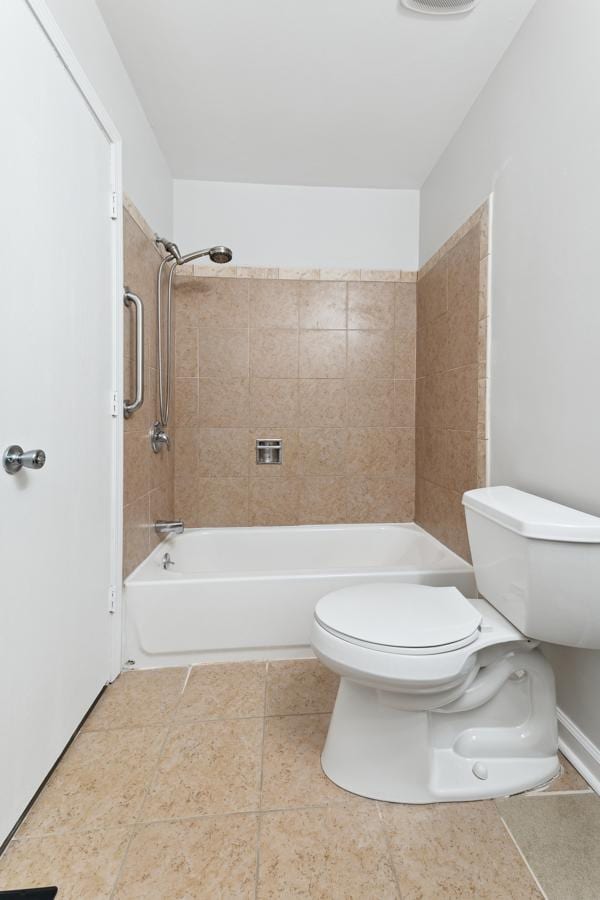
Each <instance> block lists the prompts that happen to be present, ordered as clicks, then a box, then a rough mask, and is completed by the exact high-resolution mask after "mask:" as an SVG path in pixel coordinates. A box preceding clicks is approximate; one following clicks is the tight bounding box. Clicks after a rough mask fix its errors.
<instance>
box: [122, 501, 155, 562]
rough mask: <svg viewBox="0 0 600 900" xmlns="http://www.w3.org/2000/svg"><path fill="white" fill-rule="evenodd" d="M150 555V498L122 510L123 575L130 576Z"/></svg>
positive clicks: (135, 502)
mask: <svg viewBox="0 0 600 900" xmlns="http://www.w3.org/2000/svg"><path fill="white" fill-rule="evenodd" d="M149 553H150V497H149V495H148V494H146V495H145V496H144V497H140V499H139V500H135V501H134V502H133V503H130V504H129V505H128V506H125V507H124V509H123V574H124V577H127V575H129V574H131V572H133V570H134V569H135V568H136V567H137V566H139V564H140V563H141V562H142V560H144V559H145V558H146V557H147V556H148V554H149Z"/></svg>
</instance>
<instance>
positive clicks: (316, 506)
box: [298, 476, 347, 525]
mask: <svg viewBox="0 0 600 900" xmlns="http://www.w3.org/2000/svg"><path fill="white" fill-rule="evenodd" d="M346 521H347V511H346V479H345V478H344V477H340V476H311V477H304V478H302V479H301V480H300V497H299V509H298V522H299V524H300V525H323V524H328V523H336V522H346Z"/></svg>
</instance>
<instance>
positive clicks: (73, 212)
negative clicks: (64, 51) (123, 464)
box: [0, 0, 117, 842]
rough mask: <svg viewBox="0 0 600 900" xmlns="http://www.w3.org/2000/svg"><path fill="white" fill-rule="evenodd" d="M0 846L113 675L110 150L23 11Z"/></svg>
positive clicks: (7, 129)
mask: <svg viewBox="0 0 600 900" xmlns="http://www.w3.org/2000/svg"><path fill="white" fill-rule="evenodd" d="M0 72H1V73H2V84H3V89H2V100H1V101H0V109H1V110H2V141H1V143H0V172H1V174H2V181H3V185H2V201H1V202H0V260H1V263H2V265H1V271H2V277H1V287H0V407H1V411H0V454H2V453H3V451H4V449H5V448H6V447H7V446H8V445H11V444H18V445H21V446H22V448H23V449H24V450H26V451H27V450H31V449H37V448H40V449H42V450H43V451H44V452H45V453H46V460H47V461H46V464H45V466H44V467H43V468H42V469H39V470H37V471H35V470H28V469H23V470H22V471H20V472H19V473H18V474H13V475H9V474H6V473H5V471H4V469H3V468H0V579H1V580H0V585H1V588H0V591H1V593H0V842H1V841H2V840H3V839H4V838H5V837H6V835H7V834H8V833H9V831H10V829H11V828H12V827H13V825H14V824H15V822H16V820H17V819H18V817H19V816H20V815H21V813H22V812H23V810H24V808H25V807H26V805H27V803H28V802H29V800H30V799H31V798H32V796H33V794H34V793H35V792H36V790H37V789H38V787H39V786H40V784H41V782H42V781H43V779H44V777H45V776H46V775H47V773H48V771H49V770H50V768H51V767H52V765H53V764H54V762H55V761H56V759H57V758H58V757H59V755H60V754H61V752H62V750H63V748H64V747H65V744H66V743H67V742H68V740H69V738H70V737H71V735H72V733H73V731H74V730H75V729H76V727H77V724H78V723H79V721H80V720H81V718H82V717H83V716H84V714H85V712H86V710H87V709H88V708H89V706H90V704H91V703H92V702H93V701H94V698H95V697H96V696H97V694H98V692H99V691H100V690H101V689H102V686H103V685H104V684H105V683H106V681H107V680H108V678H109V676H110V653H111V644H110V641H111V616H110V614H109V606H108V595H109V587H110V584H111V572H112V568H111V566H112V564H113V562H114V548H113V541H114V532H113V527H112V526H113V508H114V505H115V489H114V466H115V451H114V447H115V439H114V437H115V429H116V427H117V426H116V424H115V420H114V419H113V418H112V416H111V410H110V400H111V396H112V391H113V388H114V377H113V376H114V358H115V357H114V351H113V343H114V342H113V307H114V279H115V270H114V254H115V246H116V242H115V228H116V225H115V222H114V221H113V220H112V219H111V213H110V196H111V190H112V186H113V173H112V168H113V166H112V149H111V144H110V141H109V139H108V138H107V135H106V134H105V133H104V131H103V129H102V127H101V126H100V124H99V122H98V120H97V119H96V118H95V117H94V115H93V113H92V112H91V110H90V108H89V106H88V104H87V103H86V101H85V99H84V97H83V96H82V94H81V92H80V90H79V89H78V87H77V85H76V84H75V81H74V80H73V78H72V77H71V75H70V74H69V71H68V70H67V68H66V66H65V65H64V64H63V61H61V58H60V57H59V55H58V54H57V52H56V50H55V48H54V47H53V45H52V43H51V42H50V40H49V38H48V36H47V35H46V33H45V32H44V30H43V29H42V28H41V27H40V23H39V22H38V20H37V19H36V17H35V16H34V14H33V13H32V10H31V9H30V6H29V4H28V3H26V2H25V0H8V2H6V3H3V4H2V27H1V28H0Z"/></svg>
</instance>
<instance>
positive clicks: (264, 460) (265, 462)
mask: <svg viewBox="0 0 600 900" xmlns="http://www.w3.org/2000/svg"><path fill="white" fill-rule="evenodd" d="M282 462H283V441H282V440H281V439H280V438H258V440H257V441H256V465H257V466H280V465H281V464H282Z"/></svg>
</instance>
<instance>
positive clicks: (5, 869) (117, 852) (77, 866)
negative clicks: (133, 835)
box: [0, 828, 129, 900]
mask: <svg viewBox="0 0 600 900" xmlns="http://www.w3.org/2000/svg"><path fill="white" fill-rule="evenodd" d="M128 839H129V830H128V829H126V828H114V829H111V830H109V831H94V832H80V833H79V834H69V835H52V836H49V837H43V838H32V839H30V840H15V841H12V843H11V844H10V845H9V846H8V848H7V850H6V852H5V853H4V854H3V856H2V858H1V859H0V890H3V891H5V890H11V889H12V890H17V889H24V888H34V887H50V886H51V885H53V886H54V887H58V895H57V896H58V897H59V898H60V900H104V898H108V897H110V894H111V891H112V889H113V886H114V883H115V880H116V877H117V874H118V871H119V866H120V864H121V860H122V859H123V855H124V853H125V850H126V847H127V841H128Z"/></svg>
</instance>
